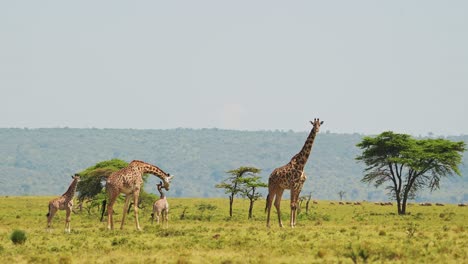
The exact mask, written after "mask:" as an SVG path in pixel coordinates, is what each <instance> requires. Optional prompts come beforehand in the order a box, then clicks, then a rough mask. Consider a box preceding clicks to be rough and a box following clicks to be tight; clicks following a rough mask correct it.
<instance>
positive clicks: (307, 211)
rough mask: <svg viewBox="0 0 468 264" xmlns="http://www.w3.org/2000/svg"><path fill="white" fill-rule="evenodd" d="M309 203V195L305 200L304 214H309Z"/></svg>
mask: <svg viewBox="0 0 468 264" xmlns="http://www.w3.org/2000/svg"><path fill="white" fill-rule="evenodd" d="M309 203H310V197H309V199H307V202H306V215H308V214H309Z"/></svg>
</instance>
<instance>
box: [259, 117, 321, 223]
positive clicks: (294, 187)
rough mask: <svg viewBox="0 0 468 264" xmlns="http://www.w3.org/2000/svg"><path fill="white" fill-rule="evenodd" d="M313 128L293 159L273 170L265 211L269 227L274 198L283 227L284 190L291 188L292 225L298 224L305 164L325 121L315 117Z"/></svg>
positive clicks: (279, 220) (304, 178)
mask: <svg viewBox="0 0 468 264" xmlns="http://www.w3.org/2000/svg"><path fill="white" fill-rule="evenodd" d="M310 123H311V124H312V126H313V128H312V130H311V131H310V134H309V136H308V137H307V140H306V142H305V143H304V146H303V147H302V149H301V151H300V152H299V153H297V154H296V155H294V157H292V159H291V161H290V162H289V163H288V164H286V165H284V166H282V167H279V168H276V169H275V170H273V172H272V173H271V175H270V178H269V179H268V196H267V201H266V208H265V211H268V215H267V227H270V210H271V205H272V202H273V199H275V207H276V212H277V213H278V222H279V226H280V227H283V223H282V222H281V211H280V204H281V197H282V196H283V192H284V190H287V189H290V190H291V220H290V225H291V227H294V226H295V225H296V209H297V201H298V199H299V194H300V193H301V190H302V186H303V185H304V182H305V180H306V178H307V177H306V175H305V173H304V166H305V164H306V162H307V159H308V158H309V155H310V151H311V150H312V145H313V144H314V139H315V136H316V135H317V133H318V132H319V130H320V125H322V124H323V121H321V122H320V120H319V118H315V119H314V121H313V122H312V121H310Z"/></svg>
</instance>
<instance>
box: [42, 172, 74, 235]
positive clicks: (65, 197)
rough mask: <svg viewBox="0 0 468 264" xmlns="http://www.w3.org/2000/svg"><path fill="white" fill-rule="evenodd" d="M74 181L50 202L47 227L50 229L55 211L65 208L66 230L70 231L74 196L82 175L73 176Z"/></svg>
mask: <svg viewBox="0 0 468 264" xmlns="http://www.w3.org/2000/svg"><path fill="white" fill-rule="evenodd" d="M72 179H73V181H72V183H71V184H70V186H69V187H68V190H67V191H66V192H65V193H64V194H62V196H60V197H57V198H55V199H53V200H51V201H50V202H49V212H48V213H47V229H50V225H51V223H52V218H54V215H55V213H57V211H58V210H65V211H66V213H67V217H66V219H65V232H68V233H70V221H71V212H72V210H73V196H75V192H76V186H77V185H78V182H79V181H80V175H78V174H75V175H74V176H72Z"/></svg>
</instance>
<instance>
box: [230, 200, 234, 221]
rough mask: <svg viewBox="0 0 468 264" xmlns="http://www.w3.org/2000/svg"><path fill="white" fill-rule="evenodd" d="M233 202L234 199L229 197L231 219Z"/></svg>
mask: <svg viewBox="0 0 468 264" xmlns="http://www.w3.org/2000/svg"><path fill="white" fill-rule="evenodd" d="M233 202H234V197H233V196H229V217H232V203H233Z"/></svg>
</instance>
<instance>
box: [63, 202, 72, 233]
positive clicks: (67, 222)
mask: <svg viewBox="0 0 468 264" xmlns="http://www.w3.org/2000/svg"><path fill="white" fill-rule="evenodd" d="M65 210H66V212H67V218H66V219H65V232H66V233H70V221H71V211H72V208H71V207H67V208H66V209H65Z"/></svg>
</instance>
